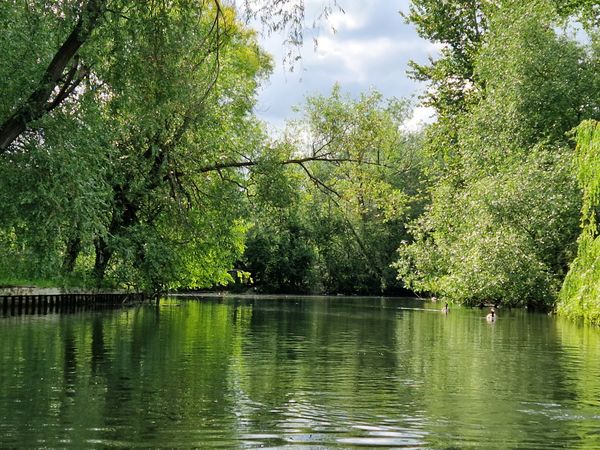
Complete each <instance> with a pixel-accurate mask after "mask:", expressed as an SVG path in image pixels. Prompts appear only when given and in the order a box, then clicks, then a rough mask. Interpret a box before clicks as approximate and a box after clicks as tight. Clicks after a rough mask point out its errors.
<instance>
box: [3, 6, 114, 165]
mask: <svg viewBox="0 0 600 450" xmlns="http://www.w3.org/2000/svg"><path fill="white" fill-rule="evenodd" d="M106 3H107V0H88V2H87V3H86V5H85V7H84V9H83V11H82V13H81V15H80V17H79V20H78V21H77V23H76V24H75V27H74V28H73V30H72V31H71V33H70V34H69V36H68V37H67V39H66V40H65V41H64V42H63V44H62V45H61V46H60V48H59V49H58V51H57V52H56V53H55V55H54V57H53V58H52V61H50V64H49V65H48V67H47V68H46V70H45V72H44V74H43V76H42V78H41V80H40V82H39V83H38V86H37V88H36V89H35V90H34V91H33V92H32V93H31V95H30V96H29V97H28V98H27V99H26V100H25V101H24V102H23V104H21V105H20V106H19V107H18V108H17V110H16V111H15V112H14V113H13V114H12V115H11V116H10V117H9V118H8V119H6V120H5V121H4V123H2V124H0V154H2V153H5V152H6V151H7V150H8V148H9V147H10V145H11V144H12V143H13V142H14V141H15V140H16V139H17V138H18V137H19V136H20V135H21V133H23V132H24V131H25V130H26V129H27V127H28V126H29V124H30V123H31V122H33V121H34V120H37V119H40V118H41V117H43V116H44V115H45V114H46V113H48V111H50V110H52V109H54V108H55V107H56V106H58V105H59V104H60V103H61V102H62V101H64V100H65V99H66V98H67V97H68V95H70V94H71V93H72V92H73V90H74V89H75V87H76V85H75V86H73V84H72V82H73V78H74V77H75V74H76V72H77V69H76V68H75V70H73V67H71V70H70V71H69V72H68V73H67V75H66V77H65V82H64V85H63V86H62V87H60V83H61V80H62V79H63V73H64V71H65V68H66V67H67V66H68V65H69V64H70V63H73V62H75V63H76V62H77V61H76V60H77V58H76V55H77V52H78V50H79V49H80V48H81V46H82V45H83V44H84V43H85V42H86V41H87V40H88V39H89V37H90V36H91V34H92V32H93V31H94V29H95V28H96V26H97V24H98V20H99V19H100V16H101V15H102V14H103V12H104V11H105V9H106ZM75 81H77V80H75ZM77 84H78V83H77ZM56 88H59V95H58V96H57V97H56V98H55V99H54V100H52V101H51V100H50V98H51V96H52V93H53V92H54V90H55V89H56ZM61 94H62V95H61ZM65 94H66V95H65Z"/></svg>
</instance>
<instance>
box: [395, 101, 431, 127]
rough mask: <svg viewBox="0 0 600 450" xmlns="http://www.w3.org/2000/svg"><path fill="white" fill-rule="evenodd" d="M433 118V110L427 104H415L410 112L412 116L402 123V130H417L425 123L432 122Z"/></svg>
mask: <svg viewBox="0 0 600 450" xmlns="http://www.w3.org/2000/svg"><path fill="white" fill-rule="evenodd" d="M434 120H435V110H434V109H433V108H431V107H429V106H417V107H416V108H415V109H414V110H413V113H412V117H411V118H410V119H408V120H406V121H405V122H404V123H403V124H402V129H403V130H404V131H411V132H412V131H419V130H420V129H422V128H423V127H424V126H425V125H427V124H430V123H433V121H434Z"/></svg>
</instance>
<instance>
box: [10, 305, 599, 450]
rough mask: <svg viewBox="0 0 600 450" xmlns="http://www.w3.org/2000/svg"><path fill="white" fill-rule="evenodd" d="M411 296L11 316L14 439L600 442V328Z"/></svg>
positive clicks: (331, 444)
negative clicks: (445, 309) (494, 315)
mask: <svg viewBox="0 0 600 450" xmlns="http://www.w3.org/2000/svg"><path fill="white" fill-rule="evenodd" d="M441 307H442V305H440V304H439V303H430V302H423V301H420V300H414V299H392V298H359V297H355V298H347V297H330V298H326V297H302V298H293V297H288V298H273V297H269V298H260V297H254V298H249V297H245V298H236V297H225V298H218V297H211V298H188V299H177V298H171V299H164V300H163V301H162V302H161V304H160V306H159V307H156V306H153V305H144V306H138V307H134V308H127V309H117V310H104V311H95V312H94V311H80V312H76V313H73V314H46V315H14V316H13V315H5V316H0V445H1V446H2V447H14V446H17V447H63V448H64V447H77V448H89V447H111V446H115V447H146V448H147V447H166V446H167V447H199V448H211V447H220V448H257V447H267V448H269V447H271V448H282V447H284V448H288V447H289V448H357V447H381V448H394V447H399V448H405V447H408V448H436V449H437V448H465V447H472V448H545V449H548V448H565V447H567V448H582V449H583V448H586V449H587V448H600V331H599V330H598V329H595V328H591V327H586V326H583V325H579V324H574V323H571V322H568V321H565V320H562V319H560V318H556V317H549V316H547V315H543V314H536V313H527V312H525V311H521V310H512V311H508V310H500V311H499V315H498V320H497V321H496V322H495V323H488V322H486V320H485V314H486V313H487V311H485V310H479V309H467V308H451V310H450V312H449V314H447V315H445V314H442V313H441V312H440V311H439V310H440V309H441Z"/></svg>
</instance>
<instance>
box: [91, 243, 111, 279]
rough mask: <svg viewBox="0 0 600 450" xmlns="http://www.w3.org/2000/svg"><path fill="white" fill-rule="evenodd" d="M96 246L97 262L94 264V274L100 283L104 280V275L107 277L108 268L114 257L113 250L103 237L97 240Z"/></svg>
mask: <svg viewBox="0 0 600 450" xmlns="http://www.w3.org/2000/svg"><path fill="white" fill-rule="evenodd" d="M94 246H95V247H96V260H95V262H94V272H93V273H94V277H95V278H96V281H97V282H98V283H100V281H102V280H103V279H104V275H106V268H107V267H108V262H109V261H110V258H111V256H112V250H111V249H110V248H109V246H108V243H107V242H106V240H105V239H104V238H103V237H98V238H96V240H95V241H94Z"/></svg>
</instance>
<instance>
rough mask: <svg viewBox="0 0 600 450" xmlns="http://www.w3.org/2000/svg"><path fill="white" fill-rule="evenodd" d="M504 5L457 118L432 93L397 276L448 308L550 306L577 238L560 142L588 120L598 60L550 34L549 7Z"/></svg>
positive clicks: (594, 108)
mask: <svg viewBox="0 0 600 450" xmlns="http://www.w3.org/2000/svg"><path fill="white" fill-rule="evenodd" d="M450 3H452V2H450ZM506 5H509V6H504V7H501V8H497V9H495V10H494V11H491V12H490V11H489V10H488V13H487V15H486V16H485V19H482V20H481V22H482V23H485V24H486V30H485V33H484V34H483V35H482V36H480V37H479V40H478V41H477V42H476V45H474V46H475V47H476V48H475V49H472V50H470V51H469V52H468V55H467V56H468V57H469V58H470V66H471V67H473V72H472V77H471V79H470V80H469V84H468V86H463V87H462V88H461V92H462V93H463V97H462V98H461V99H459V102H458V103H459V104H460V108H456V107H455V108H452V109H451V110H449V109H448V107H447V105H448V102H449V100H448V99H447V98H448V95H450V94H446V91H439V92H437V94H438V95H439V100H437V101H436V102H434V103H433V105H434V106H436V107H437V111H438V114H439V116H440V117H439V120H438V122H437V123H435V124H434V125H432V126H431V128H430V129H429V130H428V139H427V140H426V142H427V144H426V145H427V147H428V152H430V154H431V155H432V159H433V160H434V161H436V164H435V165H434V166H432V167H431V168H430V177H429V179H430V180H431V187H430V189H429V192H430V196H431V197H430V198H431V204H430V205H429V206H428V207H427V209H426V211H425V213H424V214H423V215H422V216H421V217H420V218H419V219H418V220H417V221H416V222H415V223H414V224H413V225H412V232H413V236H414V238H415V241H414V242H413V243H410V244H408V245H405V246H403V247H402V248H401V249H400V260H399V261H398V262H397V267H398V269H399V273H400V276H401V277H402V278H403V279H404V280H405V281H406V282H407V283H408V285H409V286H411V287H412V288H414V289H415V290H418V291H425V292H431V293H434V294H437V295H442V296H445V297H447V298H449V299H451V300H453V301H457V302H461V303H469V304H477V303H479V302H487V301H493V302H499V303H506V304H511V305H524V306H539V307H551V306H552V305H553V304H554V301H555V298H556V295H557V292H558V290H559V288H560V285H561V282H562V279H563V278H564V276H565V273H566V271H567V269H568V264H569V262H570V261H571V259H572V258H573V256H574V254H575V240H576V238H577V234H578V228H577V223H578V219H577V215H578V213H577V211H578V209H579V204H580V196H579V192H578V190H577V186H576V183H575V179H574V177H573V175H572V168H571V166H572V148H571V143H570V141H569V140H568V138H567V136H566V133H567V132H568V131H569V130H570V129H572V128H573V127H574V126H576V125H577V124H578V123H579V122H580V121H581V120H582V119H583V118H586V117H595V115H597V114H598V111H599V106H600V103H599V101H598V94H597V92H596V89H595V86H597V83H598V80H599V76H598V72H597V70H596V67H597V66H596V58H597V55H596V54H594V53H593V52H592V49H591V48H585V47H584V46H583V45H582V44H580V43H579V42H577V41H575V40H574V39H573V38H569V37H568V36H567V35H565V34H562V33H559V32H557V31H556V27H555V26H554V24H555V23H556V21H557V20H558V18H557V15H556V13H555V12H554V11H553V9H552V8H551V5H550V4H547V3H545V2H533V3H527V4H518V3H514V2H506ZM471 7H472V10H471V12H473V14H482V12H483V11H484V10H481V9H478V7H479V5H476V4H473V5H471ZM437 26H438V27H442V28H443V27H447V26H448V25H447V24H446V23H445V21H443V20H440V21H439V22H437ZM471 47H473V46H471ZM449 48H453V47H452V45H451V46H450V47H449ZM457 52H458V50H457ZM461 54H462V53H461ZM436 76H439V73H437V72H436ZM444 76H445V77H446V78H445V79H446V82H447V83H450V82H451V81H450V80H452V79H454V77H455V74H454V72H453V70H448V71H447V72H446V73H445V74H444ZM436 80H437V79H436ZM434 81H435V80H434ZM434 85H435V83H434ZM452 98H454V96H453V95H452ZM456 103H457V102H454V104H455V105H456Z"/></svg>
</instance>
